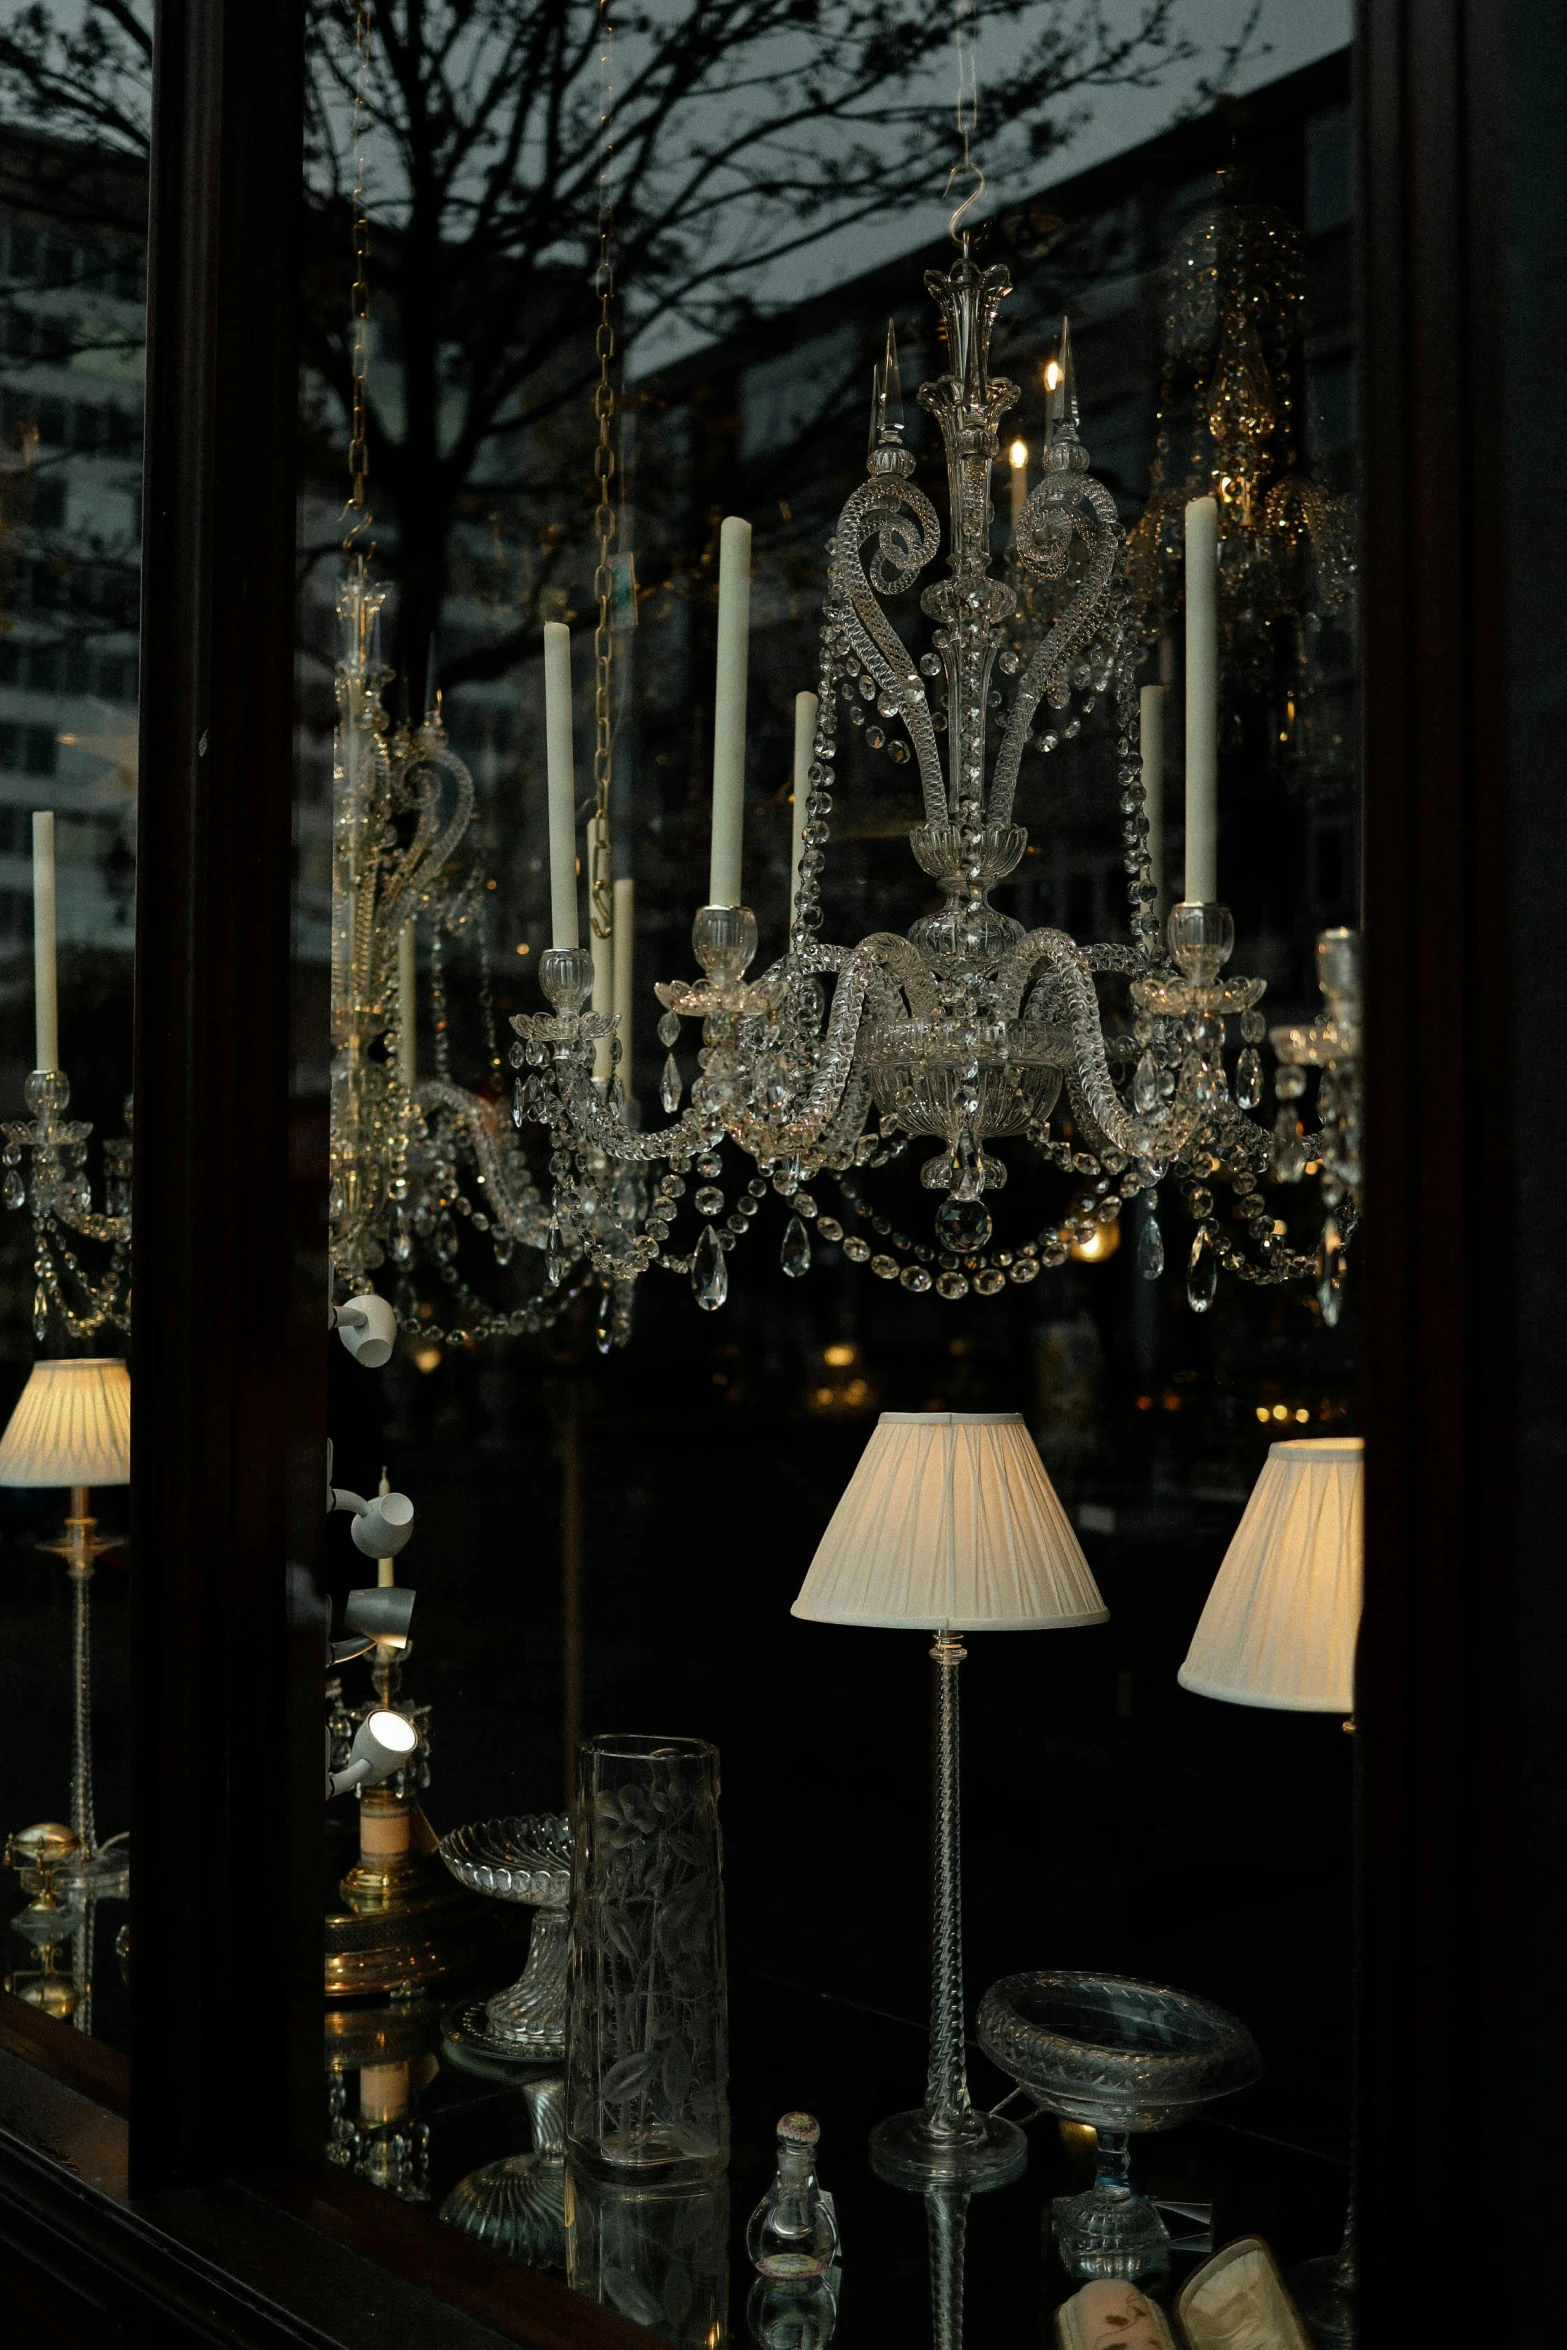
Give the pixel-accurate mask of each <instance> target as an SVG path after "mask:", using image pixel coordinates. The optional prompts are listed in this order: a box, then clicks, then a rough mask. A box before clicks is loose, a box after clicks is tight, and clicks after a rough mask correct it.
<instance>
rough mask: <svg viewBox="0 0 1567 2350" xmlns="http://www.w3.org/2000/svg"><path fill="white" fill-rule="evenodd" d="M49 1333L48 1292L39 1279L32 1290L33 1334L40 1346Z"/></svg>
mask: <svg viewBox="0 0 1567 2350" xmlns="http://www.w3.org/2000/svg"><path fill="white" fill-rule="evenodd" d="M48 1335H49V1292H48V1291H47V1290H46V1289H45V1287H44V1285H43V1283H42V1282H41V1281H40V1282H39V1284H38V1287H37V1288H36V1289H35V1290H34V1291H33V1336H34V1337H35V1338H36V1339H37V1341H38V1343H39V1345H40V1346H42V1344H43V1342H44V1340H45V1339H46V1338H47V1337H48Z"/></svg>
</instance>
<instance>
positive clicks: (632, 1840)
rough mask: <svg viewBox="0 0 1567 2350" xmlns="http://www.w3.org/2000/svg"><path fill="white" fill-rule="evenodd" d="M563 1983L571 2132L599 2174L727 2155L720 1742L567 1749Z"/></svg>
mask: <svg viewBox="0 0 1567 2350" xmlns="http://www.w3.org/2000/svg"><path fill="white" fill-rule="evenodd" d="M572 1825H573V1830H574V1833H575V1854H574V1859H573V1864H572V1888H571V1956H570V1962H569V1966H568V1970H567V1991H566V2141H567V2145H568V2147H569V2148H570V2150H571V2153H572V2156H573V2157H574V2159H575V2160H576V2161H577V2163H578V2164H579V2165H581V2166H582V2167H584V2168H585V2169H588V2170H590V2171H593V2172H595V2173H597V2174H598V2175H599V2176H600V2177H604V2178H612V2179H614V2178H618V2179H622V2180H627V2179H630V2180H635V2179H643V2180H647V2181H653V2180H667V2181H671V2182H673V2181H677V2180H682V2179H694V2178H702V2177H706V2176H708V2175H710V2174H711V2173H714V2172H717V2171H721V2170H722V2169H723V2168H724V2167H725V2165H726V2164H727V2162H728V2160H729V2006H728V1986H727V1982H726V1977H725V1968H724V1906H723V1882H722V1857H721V1846H720V1841H719V1831H718V1752H717V1749H716V1748H715V1747H712V1746H708V1745H706V1744H705V1743H704V1742H703V1741H702V1740H701V1739H697V1738H641V1737H601V1738H590V1739H588V1740H586V1741H585V1743H584V1744H583V1745H582V1747H581V1748H580V1749H579V1751H578V1758H577V1784H576V1797H575V1805H574V1809H573V1814H572Z"/></svg>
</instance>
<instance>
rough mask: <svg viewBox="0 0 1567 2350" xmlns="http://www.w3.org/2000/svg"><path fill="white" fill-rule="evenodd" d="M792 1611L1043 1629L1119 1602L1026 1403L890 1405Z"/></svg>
mask: <svg viewBox="0 0 1567 2350" xmlns="http://www.w3.org/2000/svg"><path fill="white" fill-rule="evenodd" d="M790 1612H791V1613H792V1614H794V1615H797V1616H805V1617H808V1618H809V1619H810V1620H811V1621H812V1622H814V1623H818V1624H873V1625H880V1626H882V1627H884V1628H889V1629H891V1628H897V1627H900V1626H901V1627H906V1628H907V1629H909V1630H911V1631H912V1630H916V1629H924V1630H926V1631H940V1630H941V1629H943V1628H944V1627H945V1628H947V1629H950V1630H951V1631H954V1632H1043V1631H1046V1630H1048V1629H1050V1628H1051V1627H1056V1628H1062V1627H1065V1626H1067V1625H1071V1624H1102V1623H1103V1622H1104V1621H1105V1619H1106V1617H1107V1616H1108V1615H1109V1612H1110V1611H1109V1609H1108V1608H1107V1607H1106V1606H1105V1603H1104V1601H1103V1600H1102V1599H1101V1598H1100V1596H1099V1590H1098V1586H1097V1585H1096V1583H1095V1582H1094V1578H1093V1576H1092V1575H1091V1574H1090V1573H1089V1570H1088V1561H1087V1560H1086V1559H1085V1558H1084V1556H1083V1554H1082V1551H1081V1550H1080V1549H1079V1547H1078V1541H1077V1536H1076V1535H1075V1534H1074V1533H1073V1531H1072V1527H1071V1523H1070V1521H1069V1519H1068V1517H1067V1514H1066V1512H1065V1510H1064V1509H1063V1508H1062V1507H1061V1504H1060V1501H1059V1500H1058V1499H1057V1497H1056V1492H1055V1488H1054V1487H1053V1486H1052V1484H1051V1482H1050V1480H1049V1478H1048V1477H1047V1476H1046V1475H1045V1470H1044V1464H1043V1462H1042V1461H1041V1460H1040V1457H1039V1455H1038V1453H1037V1452H1036V1451H1035V1449H1034V1443H1033V1439H1032V1438H1031V1437H1030V1435H1029V1433H1028V1430H1027V1429H1026V1428H1025V1427H1024V1425H1023V1415H1022V1414H1021V1412H883V1413H882V1415H881V1418H880V1419H879V1420H878V1422H877V1423H876V1428H875V1431H874V1433H873V1435H872V1437H871V1440H870V1442H869V1444H868V1445H867V1446H866V1447H865V1451H864V1453H863V1454H862V1455H861V1458H860V1465H859V1467H858V1468H857V1469H856V1470H855V1472H854V1475H853V1476H852V1477H851V1478H850V1480H849V1484H848V1488H847V1490H846V1491H845V1493H844V1496H843V1499H842V1500H841V1501H840V1502H839V1504H838V1507H837V1508H836V1509H835V1510H834V1512H833V1514H832V1518H831V1521H830V1523H829V1524H828V1527H827V1531H826V1533H825V1534H824V1535H823V1536H822V1539H821V1543H820V1545H819V1547H818V1549H817V1552H816V1556H815V1557H814V1558H813V1559H812V1561H811V1565H810V1571H809V1573H808V1574H807V1575H806V1578H805V1581H804V1583H803V1584H802V1585H801V1586H800V1595H799V1597H798V1599H796V1601H795V1603H794V1606H793V1608H792V1610H791V1611H790Z"/></svg>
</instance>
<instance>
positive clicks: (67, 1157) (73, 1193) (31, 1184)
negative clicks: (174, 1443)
mask: <svg viewBox="0 0 1567 2350" xmlns="http://www.w3.org/2000/svg"><path fill="white" fill-rule="evenodd" d="M33 973H34V989H35V1000H34V1010H35V1020H36V1027H35V1035H36V1043H35V1048H34V1057H35V1059H36V1062H37V1067H36V1068H35V1069H33V1071H32V1072H31V1074H30V1075H29V1077H28V1078H27V1081H26V1083H25V1085H24V1086H23V1088H22V1095H23V1099H24V1100H25V1102H26V1104H27V1107H28V1109H29V1110H30V1112H31V1113H32V1115H31V1116H30V1117H28V1118H19V1119H16V1120H14V1121H11V1122H8V1123H7V1125H6V1128H5V1147H4V1151H3V1153H0V1158H3V1162H4V1166H5V1181H4V1185H3V1187H0V1189H3V1193H4V1198H5V1204H6V1206H7V1207H8V1208H24V1207H25V1208H27V1209H28V1210H29V1211H30V1213H31V1216H32V1225H33V1272H34V1274H35V1276H36V1280H37V1287H36V1288H35V1289H34V1292H33V1335H34V1337H35V1338H36V1339H37V1341H38V1344H39V1345H40V1346H42V1345H43V1344H44V1343H45V1341H46V1339H47V1337H48V1334H49V1322H50V1317H51V1315H54V1316H57V1317H58V1319H59V1322H60V1324H61V1325H62V1326H63V1328H64V1329H65V1330H66V1331H67V1332H68V1333H69V1335H70V1336H71V1337H72V1338H90V1337H91V1336H92V1335H93V1333H94V1332H95V1331H98V1330H102V1329H104V1328H105V1327H110V1326H112V1327H114V1328H116V1329H119V1330H122V1331H123V1332H124V1333H125V1335H126V1336H127V1337H129V1335H130V1327H131V1147H132V1145H131V1099H130V1096H129V1095H128V1094H127V1095H126V1097H125V1129H126V1130H125V1132H124V1134H123V1135H113V1136H111V1137H109V1138H108V1139H107V1140H106V1141H105V1143H104V1145H103V1162H104V1213H103V1214H102V1215H101V1216H100V1215H99V1214H98V1213H97V1211H96V1209H95V1208H94V1207H93V1201H92V1179H91V1177H90V1175H89V1174H88V1171H87V1145H88V1142H89V1140H90V1138H91V1135H92V1127H91V1125H90V1124H89V1123H88V1121H87V1120H86V1119H85V1118H71V1117H68V1116H67V1115H66V1113H67V1111H68V1110H69V1109H70V1106H71V1084H70V1079H69V1078H68V1077H67V1076H66V1073H65V1071H64V1070H63V1069H62V1068H61V1067H60V1014H59V1002H58V994H57V988H56V941H55V861H54V816H53V814H52V813H51V812H50V811H49V810H48V809H40V810H38V812H37V813H36V814H35V815H34V817H33ZM29 1158H30V1159H31V1164H30V1165H29V1164H28V1161H29ZM24 1168H25V1169H26V1172H25V1173H24V1172H23V1170H24ZM83 1241H87V1242H88V1243H90V1244H91V1248H92V1251H93V1257H92V1260H91V1261H88V1260H85V1259H84V1258H83V1256H82V1253H81V1243H82V1242H83ZM103 1251H106V1252H107V1261H105V1260H104V1258H103V1256H102V1255H101V1254H100V1252H103Z"/></svg>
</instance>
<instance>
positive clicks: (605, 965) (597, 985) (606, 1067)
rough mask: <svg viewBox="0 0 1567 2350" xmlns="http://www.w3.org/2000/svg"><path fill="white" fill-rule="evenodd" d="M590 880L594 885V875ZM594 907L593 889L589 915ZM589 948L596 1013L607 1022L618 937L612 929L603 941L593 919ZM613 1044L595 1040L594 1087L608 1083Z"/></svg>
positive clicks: (600, 1038)
mask: <svg viewBox="0 0 1567 2350" xmlns="http://www.w3.org/2000/svg"><path fill="white" fill-rule="evenodd" d="M589 878H590V881H591V878H592V877H591V874H590V876H589ZM593 904H594V893H593V892H592V890H591V889H590V891H589V896H588V905H589V909H590V912H591V909H592V907H593ZM612 920H613V917H612ZM588 945H589V947H590V948H591V949H592V952H593V1009H594V1011H595V1012H602V1013H603V1014H604V1015H605V1017H606V1018H607V1017H608V1015H609V1014H610V1013H611V1012H613V1010H614V1009H615V937H614V931H613V928H611V931H610V935H609V937H608V938H600V936H599V932H598V924H597V922H596V921H593V920H591V919H590V921H589V924H588ZM613 1042H614V1039H613V1037H610V1036H596V1037H595V1038H594V1040H593V1082H594V1084H595V1085H607V1084H608V1083H609V1080H610V1074H611V1065H612V1063H611V1053H610V1046H611V1045H612V1044H613Z"/></svg>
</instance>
